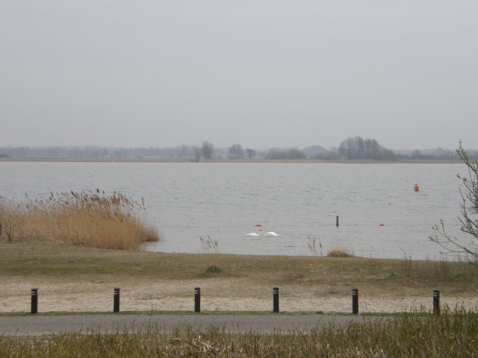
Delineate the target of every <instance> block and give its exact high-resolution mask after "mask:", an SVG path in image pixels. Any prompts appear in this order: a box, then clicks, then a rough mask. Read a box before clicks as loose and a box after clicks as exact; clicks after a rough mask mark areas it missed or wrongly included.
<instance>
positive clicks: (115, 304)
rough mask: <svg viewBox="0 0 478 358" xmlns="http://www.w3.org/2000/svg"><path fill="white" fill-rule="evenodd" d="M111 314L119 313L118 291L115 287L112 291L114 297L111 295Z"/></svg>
mask: <svg viewBox="0 0 478 358" xmlns="http://www.w3.org/2000/svg"><path fill="white" fill-rule="evenodd" d="M113 300H114V303H113V312H119V311H120V289H119V288H118V287H116V288H115V289H114V295H113Z"/></svg>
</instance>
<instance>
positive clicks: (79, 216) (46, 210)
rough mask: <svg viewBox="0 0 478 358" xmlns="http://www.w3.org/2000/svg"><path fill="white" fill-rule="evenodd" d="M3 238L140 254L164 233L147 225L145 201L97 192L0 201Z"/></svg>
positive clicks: (1, 234)
mask: <svg viewBox="0 0 478 358" xmlns="http://www.w3.org/2000/svg"><path fill="white" fill-rule="evenodd" d="M0 239H6V240H7V241H14V240H29V239H30V240H31V239H50V240H54V241H59V242H63V243H68V244H74V245H82V246H88V247H95V248H101V249H121V250H134V249H138V248H139V247H140V246H141V244H143V243H145V242H148V241H158V240H159V234H158V232H157V229H156V228H154V227H153V225H151V224H149V223H148V222H147V221H146V220H145V206H144V201H143V200H142V201H141V202H138V201H134V200H132V199H131V198H128V197H126V196H124V195H123V194H120V193H116V192H114V193H113V194H112V195H106V194H105V193H104V192H100V190H99V189H97V190H96V191H95V192H93V191H82V192H74V191H71V192H69V193H60V194H54V193H50V195H49V197H48V198H42V199H35V200H31V199H28V198H27V200H26V201H25V202H21V203H19V202H16V201H14V200H10V201H7V200H1V201H0Z"/></svg>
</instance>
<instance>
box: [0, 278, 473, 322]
mask: <svg viewBox="0 0 478 358" xmlns="http://www.w3.org/2000/svg"><path fill="white" fill-rule="evenodd" d="M115 287H119V288H120V289H121V291H120V293H121V295H120V309H121V311H122V312H124V311H184V312H188V311H189V312H191V311H193V310H194V288H195V287H200V288H201V311H202V312H207V311H209V312H211V311H221V312H228V311H230V312H242V311H246V312H247V311H261V312H270V311H272V307H273V301H272V287H263V286H258V285H257V283H253V282H251V281H250V280H248V279H226V278H213V279H211V278H209V279H203V280H201V279H198V280H194V281H193V280H174V281H172V280H161V279H158V280H152V279H151V278H149V279H142V278H129V279H125V280H121V282H113V280H110V279H109V278H108V277H101V280H99V281H88V280H87V279H82V280H79V281H77V282H65V280H64V279H62V278H61V277H59V278H55V279H52V278H51V277H49V278H48V279H47V278H42V277H38V278H36V279H34V280H33V279H31V278H25V277H8V278H4V279H2V280H1V282H0V312H1V313H8V312H30V310H31V295H30V294H31V289H32V288H38V294H39V297H38V311H39V312H110V311H112V310H113V292H114V288H115ZM279 297H280V311H281V312H317V311H322V312H324V313H331V312H337V313H350V312H351V310H352V299H351V290H343V291H342V292H332V293H331V292H328V289H327V288H325V287H311V286H302V285H290V286H285V287H280V296H279ZM432 302H433V297H432V293H430V295H429V296H405V295H403V294H402V295H398V296H394V295H393V294H390V295H383V294H381V295H374V294H368V293H367V292H363V291H359V311H360V313H378V312H386V313H393V312H407V311H411V310H415V309H425V310H432V306H433V304H432ZM440 304H441V307H445V306H446V305H448V306H449V307H450V308H455V307H456V306H457V305H458V306H460V307H461V306H463V307H465V308H466V309H467V310H478V297H477V296H476V295H475V296H473V297H459V296H453V297H447V296H446V295H443V294H442V295H441V298H440Z"/></svg>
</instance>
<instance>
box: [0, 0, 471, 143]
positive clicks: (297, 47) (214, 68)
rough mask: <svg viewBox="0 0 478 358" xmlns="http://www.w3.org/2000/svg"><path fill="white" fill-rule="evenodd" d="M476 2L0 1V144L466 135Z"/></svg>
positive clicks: (467, 139) (426, 139)
mask: <svg viewBox="0 0 478 358" xmlns="http://www.w3.org/2000/svg"><path fill="white" fill-rule="evenodd" d="M477 14H478V1H476V0H468V1H466V0H453V1H452V0H446V1H445V0H294V1H292V0H288V1H285V0H135V1H133V0H69V1H65V0H42V1H39V0H0V64H1V66H0V123H1V128H0V146H8V145H9V146H24V145H28V146H43V145H100V146H120V147H139V146H142V147H150V146H152V147H169V146H176V145H181V144H188V145H189V144H190V145H199V144H200V143H201V142H202V141H205V140H207V141H210V142H212V143H213V144H214V145H215V146H216V147H229V146H231V145H232V144H235V143H239V144H241V145H242V146H243V147H249V148H254V149H267V148H270V147H292V146H294V147H295V146H297V147H304V146H309V145H322V146H324V147H326V148H329V147H332V146H338V145H339V144H340V142H341V141H343V140H345V139H347V138H348V137H354V136H361V137H362V138H372V139H376V140H377V141H378V142H379V143H380V144H382V145H384V146H385V147H387V148H390V149H428V148H437V147H442V148H446V149H456V148H457V146H458V144H459V140H462V141H463V144H464V146H465V148H478V116H477V114H478V40H477V39H478V21H477V20H476V19H477Z"/></svg>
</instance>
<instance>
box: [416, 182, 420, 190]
mask: <svg viewBox="0 0 478 358" xmlns="http://www.w3.org/2000/svg"><path fill="white" fill-rule="evenodd" d="M418 191H420V188H419V187H418V184H415V192H418Z"/></svg>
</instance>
